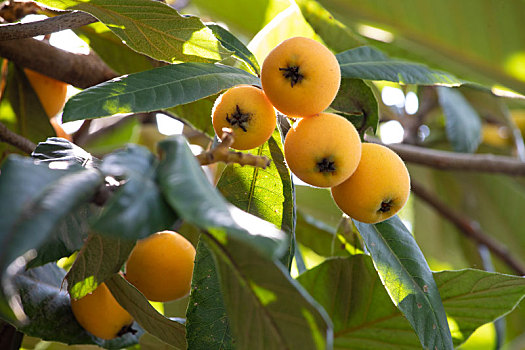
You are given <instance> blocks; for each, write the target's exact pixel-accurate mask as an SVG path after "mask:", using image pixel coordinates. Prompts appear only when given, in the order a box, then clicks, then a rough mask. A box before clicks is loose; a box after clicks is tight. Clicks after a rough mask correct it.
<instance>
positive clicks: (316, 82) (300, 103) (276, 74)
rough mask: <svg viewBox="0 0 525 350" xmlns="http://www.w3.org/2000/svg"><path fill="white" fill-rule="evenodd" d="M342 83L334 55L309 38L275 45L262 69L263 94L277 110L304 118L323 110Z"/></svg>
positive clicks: (294, 39)
mask: <svg viewBox="0 0 525 350" xmlns="http://www.w3.org/2000/svg"><path fill="white" fill-rule="evenodd" d="M340 83H341V69H340V67H339V63H338V62H337V59H336V57H335V56H334V54H333V53H332V52H331V51H330V50H328V49H327V48H326V47H325V46H324V45H323V44H321V43H319V42H317V41H315V40H313V39H309V38H303V37H294V38H290V39H287V40H285V41H283V42H282V43H281V44H279V45H278V46H276V47H275V48H274V49H273V50H272V51H271V52H270V53H269V54H268V56H267V57H266V58H265V60H264V62H263V65H262V68H261V84H262V87H263V91H264V92H265V94H266V95H267V96H268V99H269V100H270V102H271V103H272V104H273V105H274V106H275V108H276V109H277V110H279V111H280V112H281V113H284V114H286V115H289V116H298V117H306V116H310V115H314V114H317V113H320V112H322V111H324V110H325V109H326V108H327V107H328V106H329V105H330V103H332V101H333V100H334V98H335V96H336V94H337V91H338V90H339V85H340Z"/></svg>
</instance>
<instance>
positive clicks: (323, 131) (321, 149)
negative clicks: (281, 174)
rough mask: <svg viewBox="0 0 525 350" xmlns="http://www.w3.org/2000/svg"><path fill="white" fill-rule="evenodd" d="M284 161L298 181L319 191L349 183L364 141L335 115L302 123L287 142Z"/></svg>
mask: <svg viewBox="0 0 525 350" xmlns="http://www.w3.org/2000/svg"><path fill="white" fill-rule="evenodd" d="M284 157H285V159H286V163H287V164H288V167H289V168H290V170H291V171H292V173H294V174H295V176H297V177H298V178H299V179H301V180H302V181H304V182H306V183H308V184H310V185H313V186H317V187H332V186H335V185H337V184H339V183H341V182H343V181H344V180H346V179H347V178H348V177H349V176H350V175H352V173H353V172H354V171H355V169H356V168H357V164H358V163H359V159H360V158H361V140H360V138H359V134H358V132H357V130H356V128H355V127H354V125H353V124H352V123H350V122H349V121H348V120H346V119H345V118H343V117H341V116H339V115H337V114H333V113H319V114H317V115H314V116H310V117H307V118H302V119H300V120H299V121H298V122H297V123H296V124H295V125H294V126H293V128H291V129H290V131H288V134H287V135H286V138H285V140H284Z"/></svg>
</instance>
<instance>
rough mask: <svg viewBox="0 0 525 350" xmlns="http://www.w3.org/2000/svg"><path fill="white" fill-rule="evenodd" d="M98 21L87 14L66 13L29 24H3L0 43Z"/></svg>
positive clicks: (79, 12)
mask: <svg viewBox="0 0 525 350" xmlns="http://www.w3.org/2000/svg"><path fill="white" fill-rule="evenodd" d="M97 21H98V20H97V19H96V18H95V17H93V16H91V15H90V14H89V13H86V12H81V11H73V12H68V13H65V14H63V15H59V16H56V17H49V18H46V19H44V20H41V21H35V22H30V23H15V24H4V25H1V26H0V41H4V40H15V39H24V38H32V37H34V36H37V35H46V34H51V33H55V32H59V31H61V30H64V29H72V28H78V27H82V26H84V25H87V24H91V23H94V22H97Z"/></svg>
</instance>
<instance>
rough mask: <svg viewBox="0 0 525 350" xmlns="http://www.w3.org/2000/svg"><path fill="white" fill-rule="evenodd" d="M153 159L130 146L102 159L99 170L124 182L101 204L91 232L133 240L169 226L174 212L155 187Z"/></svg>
mask: <svg viewBox="0 0 525 350" xmlns="http://www.w3.org/2000/svg"><path fill="white" fill-rule="evenodd" d="M157 166H158V161H157V158H156V157H155V156H154V155H153V154H152V153H151V152H150V151H148V150H147V149H146V148H144V147H141V146H137V145H133V144H130V145H128V147H127V148H126V149H124V150H120V151H117V152H115V153H112V154H110V155H108V156H107V157H105V158H104V159H103V161H102V164H101V165H100V171H102V173H104V175H105V176H112V177H115V178H117V179H119V180H123V179H125V183H124V184H123V185H121V186H119V187H118V189H117V191H116V192H115V193H114V194H113V195H112V197H110V199H109V200H108V202H107V203H106V204H105V206H104V208H103V210H102V212H101V215H100V216H99V217H98V218H97V220H96V221H95V222H94V223H93V225H92V227H93V230H95V231H97V232H98V233H101V234H105V235H111V236H113V237H119V238H126V239H129V240H137V239H140V238H145V237H147V236H149V235H151V234H153V233H155V232H158V231H161V230H164V229H166V228H167V227H170V226H171V225H173V223H174V222H175V220H176V219H177V215H176V213H174V212H173V210H172V209H171V208H170V206H169V205H168V203H167V202H166V200H165V199H164V196H163V195H162V193H161V191H160V189H159V187H158V184H157Z"/></svg>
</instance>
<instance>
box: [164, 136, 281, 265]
mask: <svg viewBox="0 0 525 350" xmlns="http://www.w3.org/2000/svg"><path fill="white" fill-rule="evenodd" d="M159 153H160V154H161V158H162V160H161V164H160V166H159V169H158V181H159V184H160V187H161V190H162V192H163V193H164V195H165V196H166V199H167V201H168V203H169V204H170V205H171V206H172V208H173V209H174V210H175V211H176V212H177V213H178V214H179V215H180V217H181V218H182V219H183V220H185V221H187V222H189V223H191V224H193V225H195V226H197V227H199V228H201V229H203V230H205V231H207V232H209V233H211V234H212V235H213V236H214V237H215V239H217V240H219V241H220V242H222V243H223V244H226V242H229V241H242V242H245V243H246V244H247V245H250V246H253V247H255V248H256V249H257V250H258V251H259V252H261V253H262V254H263V255H265V256H271V257H274V256H275V257H280V256H281V255H282V253H283V249H284V248H285V245H286V242H287V241H288V239H287V237H286V236H285V234H284V233H283V232H282V231H280V230H278V229H277V228H276V227H275V226H274V225H272V224H270V223H268V222H266V221H264V220H261V219H259V218H257V217H255V216H253V215H250V214H248V213H246V212H244V211H242V210H240V209H238V208H236V207H234V206H233V205H231V204H229V203H228V202H226V200H225V199H224V198H223V197H222V196H221V195H220V194H219V192H218V191H217V190H216V189H215V188H214V187H213V186H212V185H211V184H210V182H209V181H208V179H207V178H206V176H205V175H204V173H203V172H202V169H201V167H200V165H199V164H198V162H197V160H196V159H195V157H194V156H193V154H192V153H191V150H190V148H189V146H188V144H187V143H186V140H185V139H184V137H182V136H174V137H171V138H169V139H166V140H164V141H161V142H160V143H159Z"/></svg>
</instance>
